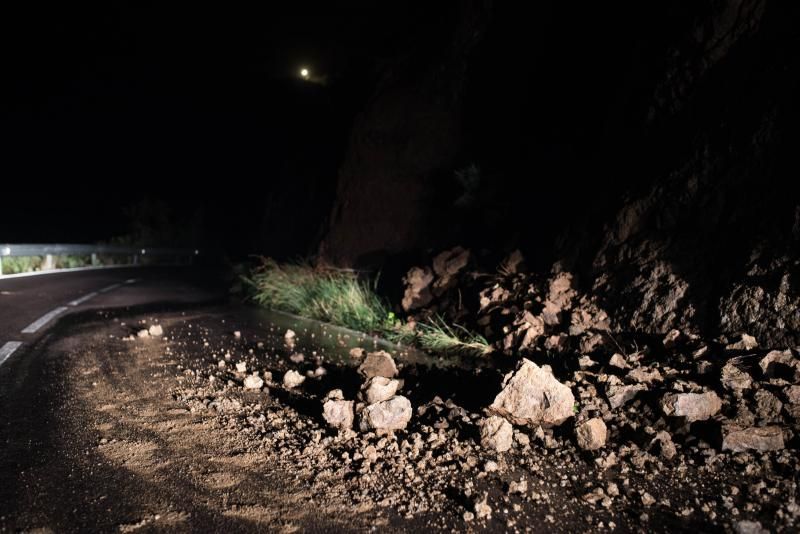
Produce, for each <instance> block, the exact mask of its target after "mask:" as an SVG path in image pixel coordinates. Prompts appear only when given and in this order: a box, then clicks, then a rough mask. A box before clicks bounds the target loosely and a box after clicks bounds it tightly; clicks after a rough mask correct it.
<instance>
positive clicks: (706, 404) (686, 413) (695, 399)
mask: <svg viewBox="0 0 800 534" xmlns="http://www.w3.org/2000/svg"><path fill="white" fill-rule="evenodd" d="M721 408H722V401H721V400H720V398H719V397H718V396H717V394H716V393H714V392H713V391H707V392H705V393H670V394H668V395H665V396H664V398H663V399H661V409H662V410H663V411H664V413H665V414H666V415H669V416H672V417H685V418H686V421H687V422H690V423H691V422H694V421H705V420H706V419H708V418H709V417H711V416H713V415H716V414H717V413H719V411H720V409H721Z"/></svg>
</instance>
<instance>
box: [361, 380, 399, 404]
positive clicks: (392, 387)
mask: <svg viewBox="0 0 800 534" xmlns="http://www.w3.org/2000/svg"><path fill="white" fill-rule="evenodd" d="M399 386H400V382H399V381H398V380H394V379H392V378H386V377H383V376H373V377H372V378H370V379H369V380H367V382H366V383H365V384H364V387H363V388H362V389H363V390H364V398H365V400H366V401H367V404H375V403H376V402H381V401H385V400H389V399H391V398H392V397H394V394H395V393H397V388H398V387H399Z"/></svg>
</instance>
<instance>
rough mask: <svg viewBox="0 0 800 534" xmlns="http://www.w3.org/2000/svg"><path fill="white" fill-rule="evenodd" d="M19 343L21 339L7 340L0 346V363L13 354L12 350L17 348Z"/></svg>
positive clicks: (20, 343)
mask: <svg viewBox="0 0 800 534" xmlns="http://www.w3.org/2000/svg"><path fill="white" fill-rule="evenodd" d="M20 345H22V342H21V341H9V342H8V343H6V344H5V345H3V346H2V347H0V365H3V363H4V362H5V361H6V360H7V359H8V357H9V356H11V355H12V354H14V351H15V350H17V349H18V348H19V347H20Z"/></svg>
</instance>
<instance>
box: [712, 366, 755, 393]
mask: <svg viewBox="0 0 800 534" xmlns="http://www.w3.org/2000/svg"><path fill="white" fill-rule="evenodd" d="M720 382H722V385H723V387H725V389H729V390H730V391H733V393H734V394H736V396H741V394H742V392H743V391H744V390H746V389H750V387H751V386H752V385H753V379H752V378H750V375H749V374H748V373H746V372H744V371H742V370H741V369H739V368H738V367H737V366H736V365H735V364H734V363H733V362H728V363H726V364H725V366H724V367H723V368H722V373H721V376H720Z"/></svg>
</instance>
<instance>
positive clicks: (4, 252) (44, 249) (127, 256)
mask: <svg viewBox="0 0 800 534" xmlns="http://www.w3.org/2000/svg"><path fill="white" fill-rule="evenodd" d="M199 255H200V250H198V249H182V248H158V247H153V248H151V247H125V246H117V245H75V244H30V243H24V244H5V245H2V244H0V277H2V276H3V258H4V257H41V258H43V262H42V265H41V268H40V270H38V271H34V272H58V271H64V270H67V269H58V268H56V267H55V265H56V262H55V261H54V258H55V257H57V256H83V257H88V258H90V261H89V264H88V265H87V266H85V267H78V268H74V269H69V270H77V269H102V268H108V267H123V266H137V265H142V264H144V263H148V264H150V263H152V262H149V261H147V262H145V261H144V260H145V259H149V258H157V259H158V260H163V259H173V260H174V261H175V263H184V262H185V263H186V264H191V263H193V261H194V259H195V258H196V257H197V256H199ZM106 258H122V259H123V262H121V263H120V262H117V261H114V262H112V263H110V264H108V263H105V264H104V263H103V260H104V259H106ZM181 260H183V262H182V261H181ZM6 276H9V275H6Z"/></svg>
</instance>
